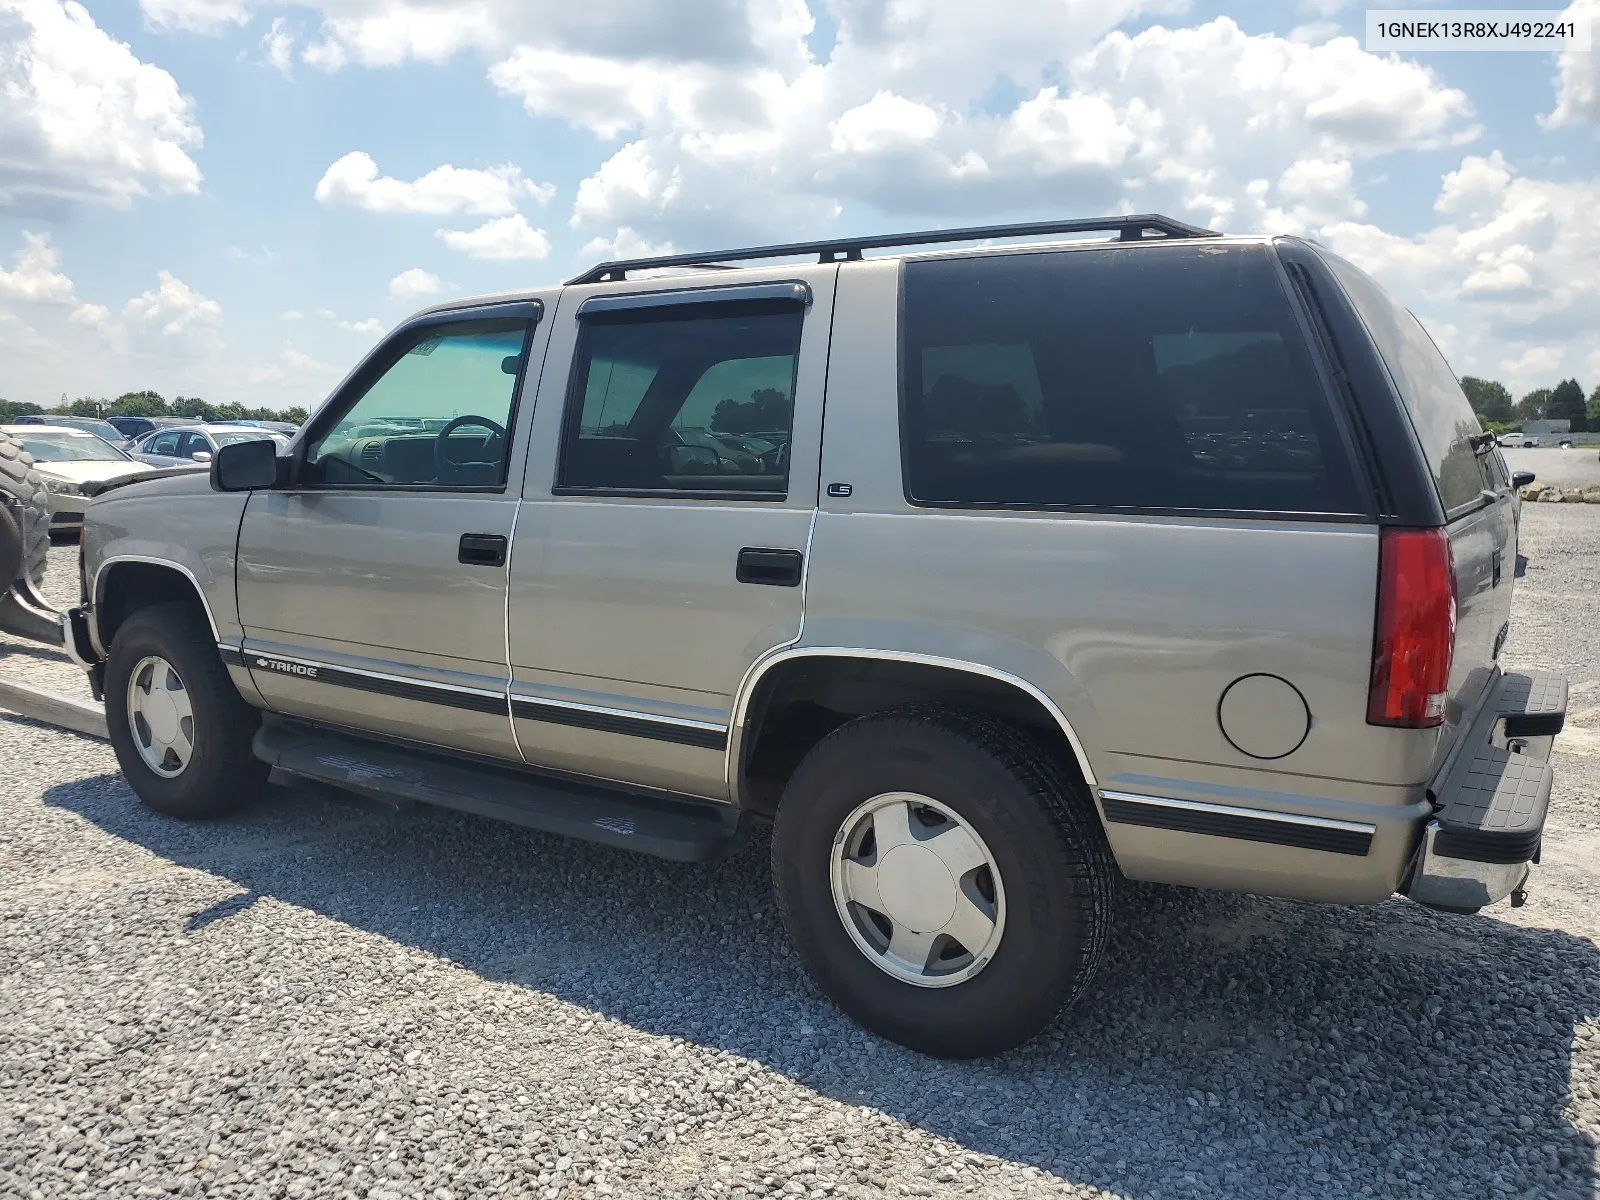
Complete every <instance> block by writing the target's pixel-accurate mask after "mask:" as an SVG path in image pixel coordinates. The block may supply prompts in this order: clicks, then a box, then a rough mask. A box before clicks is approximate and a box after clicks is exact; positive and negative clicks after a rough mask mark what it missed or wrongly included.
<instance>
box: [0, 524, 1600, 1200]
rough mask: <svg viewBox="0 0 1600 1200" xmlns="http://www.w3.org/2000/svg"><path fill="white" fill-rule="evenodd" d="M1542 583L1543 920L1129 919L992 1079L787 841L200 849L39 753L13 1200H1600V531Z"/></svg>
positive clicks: (243, 830)
mask: <svg viewBox="0 0 1600 1200" xmlns="http://www.w3.org/2000/svg"><path fill="white" fill-rule="evenodd" d="M1524 551H1525V552H1526V553H1527V554H1528V555H1529V557H1530V563H1529V567H1528V574H1527V577H1526V578H1525V579H1524V580H1522V581H1521V583H1520V585H1519V588H1518V593H1517V595H1518V603H1517V618H1516V621H1515V623H1514V626H1513V634H1512V639H1511V643H1510V646H1509V649H1508V651H1507V657H1508V659H1510V660H1511V661H1514V662H1516V663H1519V664H1526V665H1531V666H1541V667H1554V668H1560V669H1564V670H1565V671H1566V672H1567V673H1568V674H1569V676H1570V677H1571V679H1572V680H1573V684H1574V690H1573V712H1572V716H1571V718H1570V719H1569V724H1568V729H1569V732H1568V733H1565V734H1563V736H1562V738H1561V739H1560V740H1559V742H1558V746H1559V747H1560V749H1559V752H1558V757H1559V773H1558V777H1557V785H1556V787H1557V793H1556V797H1555V802H1554V812H1553V816H1552V819H1551V824H1550V831H1549V836H1548V837H1547V839H1546V843H1545V854H1544V860H1545V861H1544V865H1543V867H1542V868H1540V869H1539V870H1538V871H1537V872H1536V874H1535V877H1534V880H1533V882H1532V890H1531V893H1530V898H1529V901H1528V904H1527V906H1526V907H1524V908H1521V909H1517V910H1512V909H1510V908H1509V907H1508V906H1506V905H1504V904H1502V905H1499V906H1496V907H1495V908H1493V909H1492V910H1490V911H1489V912H1488V913H1487V914H1485V915H1481V916H1476V917H1453V916H1446V915H1442V914H1437V913H1430V912H1428V911H1426V910H1424V909H1421V908H1419V907H1417V906H1415V905H1412V904H1410V903H1408V902H1406V901H1401V900H1394V901H1390V902H1388V903H1386V904H1382V905H1378V906H1373V907H1366V908H1337V907H1331V906H1318V905H1310V904H1299V903H1294V902H1288V901H1274V900H1263V899H1257V898H1252V897H1244V896H1230V895H1223V894H1216V893H1203V892H1194V891H1185V890H1181V889H1171V888H1156V887H1129V888H1128V889H1127V891H1126V894H1125V896H1124V900H1123V903H1122V906H1121V910H1120V915H1119V919H1118V923H1117V927H1116V931H1115V933H1114V936H1113V943H1112V946H1113V948H1112V950H1111V952H1110V954H1109V956H1108V960H1107V963H1106V967H1105V969H1104V971H1103V973H1102V975H1101V977H1100V979H1099V981H1098V982H1097V985H1096V986H1095V987H1094V989H1093V990H1092V991H1091V993H1090V994H1089V995H1088V996H1087V997H1086V999H1085V1000H1084V1002H1083V1003H1081V1004H1080V1006H1079V1007H1078V1009H1077V1010H1076V1011H1075V1012H1074V1013H1073V1014H1072V1016H1071V1017H1070V1018H1069V1019H1068V1020H1066V1021H1064V1022H1062V1023H1060V1024H1059V1026H1058V1027H1057V1028H1056V1029H1054V1030H1052V1031H1051V1032H1050V1033H1049V1034H1048V1035H1047V1036H1045V1037H1043V1038H1041V1039H1039V1040H1038V1041H1036V1042H1034V1043H1033V1044H1031V1045H1029V1046H1028V1047H1025V1048H1024V1049H1022V1050H1020V1051H1018V1052H1016V1053H1014V1054H1011V1055H1009V1056H1006V1057H1005V1058H1002V1059H999V1060H994V1061H989V1062H982V1063H967V1064H951V1063H940V1062H933V1061H930V1060H926V1059H923V1058H919V1057H918V1056H916V1055H913V1054H911V1053H909V1052H906V1051H902V1050H900V1049H898V1048H897V1047H894V1046H891V1045H888V1044H886V1043H883V1042H880V1041H877V1040H876V1039H874V1038H872V1037H870V1036H868V1035H866V1034H864V1033H862V1032H861V1031H860V1030H858V1029H857V1028H856V1027H855V1026H853V1025H852V1024H850V1023H849V1022H848V1021H846V1020H845V1019H844V1018H842V1017H841V1016H839V1015H838V1014H837V1013H836V1012H835V1011H834V1010H833V1009H832V1008H831V1007H830V1006H829V1005H828V1004H826V1003H825V1002H824V1001H822V1000H821V999H820V998H819V997H818V996H817V995H816V994H815V993H814V992H813V991H812V990H811V989H810V988H809V986H808V985H807V984H806V983H805V981H804V979H803V977H802V975H801V973H800V971H799V969H798V967H797V965H796V963H795V961H794V959H793V957H792V956H791V954H790V953H789V951H788V949H787V947H786V945H785V943H784V939H783V935H782V932H781V929H780V927H779V924H778V921H777V918H776V915H775V913H774V911H773V906H772V901H771V899H770V879H769V873H768V870H767V868H766V865H765V863H766V860H765V852H766V847H765V845H764V844H763V839H760V838H757V839H755V844H753V845H751V846H750V847H749V848H748V849H747V850H746V851H744V852H742V853H740V854H738V855H736V856H734V857H732V858H730V859H728V860H727V861H724V862H722V863H718V864H715V865H710V866H700V867H685V866H676V865H670V864H666V863H658V862H655V861H652V860H648V859H643V858H638V857H634V856H631V855H629V854H627V853H624V852H621V851H612V850H607V849H604V848H600V847H595V846H588V845H583V844H580V843H573V842H566V841H561V840H558V839H554V838H548V837H543V836H540V835H537V834H534V833H531V832H527V831H523V830H518V829H514V828H508V827H505V826H499V825H494V824H491V823H488V822H485V821H479V820H475V819H472V818H469V817H465V816H460V815H456V814H450V813H445V812H435V811H430V810H426V809H409V810H403V811H399V812H394V811H389V810H385V809H382V808H379V807H374V806H367V805H363V804H361V803H358V802H356V801H353V800H350V799H345V798H342V797H340V796H337V795H334V794H314V793H309V792H288V791H284V792H279V793H277V794H276V795H275V796H274V798H273V799H272V801H271V802H269V803H264V804H262V805H260V806H258V807H256V808H254V809H252V810H251V811H248V812H246V813H243V814H240V815H238V816H237V817H235V818H233V819H230V820H227V821H223V822H219V823H216V824H210V825H183V824H180V823H178V822H174V821H169V820H166V819H163V818H161V817H158V816H155V815H154V814H151V813H149V812H147V811H144V810H142V809H141V808H139V807H138V806H137V805H136V804H135V803H134V801H133V798H132V796H131V794H130V793H129V791H128V790H127V788H126V787H125V786H124V785H123V783H122V782H121V780H120V778H119V777H118V776H117V774H116V766H115V762H114V761H113V759H112V756H111V753H110V751H109V750H108V749H107V748H106V747H105V746H104V745H103V744H102V743H98V742H95V741H92V740H90V739H87V738H80V737H77V736H74V735H71V734H66V733H61V732H57V731H54V730H50V729H45V728H42V727H39V726H36V725H33V724H30V723H29V722H26V721H23V720H21V719H15V718H8V717H5V716H3V715H0V763H4V764H6V766H5V770H6V772H7V775H8V778H7V780H6V782H5V783H4V784H3V785H0V1195H5V1196H11V1195H16V1196H30V1197H46V1196H48V1197H56V1196H90V1195H93V1196H137V1195H177V1196H205V1197H222V1196H249V1197H257V1196H262V1197H274V1198H276V1197H302V1196H360V1197H372V1198H374V1200H387V1198H390V1197H419V1198H434V1200H444V1198H446V1197H465V1196H472V1195H484V1196H491V1195H492V1196H496V1197H499V1196H550V1197H554V1196H563V1197H570V1196H587V1195H615V1196H629V1197H634V1196H637V1197H659V1196H699V1197H725V1196H740V1195H770V1194H775V1193H777V1194H783V1195H802V1194H807V1195H812V1196H817V1195H824V1194H831V1195H839V1196H877V1195H882V1194H890V1195H921V1196H958V1195H979V1196H997V1197H998V1196H1008V1197H1009V1196H1060V1195H1073V1196H1121V1197H1138V1198H1141V1200H1144V1198H1149V1200H1157V1198H1160V1197H1283V1196H1315V1197H1336V1196H1337V1197H1344V1196H1385V1197H1387V1196H1394V1197H1407V1198H1410V1197H1423V1196H1440V1197H1451V1198H1452V1200H1459V1198H1463V1197H1571V1196H1593V1195H1595V1193H1596V1180H1595V1174H1596V1173H1595V1146H1596V1136H1597V1135H1600V951H1597V949H1596V944H1595V939H1596V937H1597V936H1600V887H1597V884H1600V880H1597V876H1596V866H1595V864H1596V862H1597V861H1600V855H1597V853H1596V851H1597V850H1600V620H1597V615H1600V614H1597V604H1596V599H1595V598H1596V597H1597V596H1600V508H1595V507H1589V506H1584V507H1577V506H1574V507H1572V508H1568V507H1566V506H1541V505H1530V506H1528V509H1527V511H1526V512H1525V515H1524ZM58 557H65V556H58ZM59 565H61V566H62V567H64V568H65V567H69V566H70V560H69V561H68V562H67V563H62V564H59ZM9 649H10V647H9V646H7V647H5V648H4V649H0V654H3V653H4V650H9ZM18 661H19V656H17V655H16V654H15V653H14V652H13V653H12V654H11V655H10V657H5V658H4V659H3V660H0V670H3V671H6V672H11V671H13V670H14V669H15V668H16V665H17V663H18ZM29 661H34V662H39V661H44V660H42V659H38V658H35V659H31V660H29ZM78 686H81V684H80V685H78Z"/></svg>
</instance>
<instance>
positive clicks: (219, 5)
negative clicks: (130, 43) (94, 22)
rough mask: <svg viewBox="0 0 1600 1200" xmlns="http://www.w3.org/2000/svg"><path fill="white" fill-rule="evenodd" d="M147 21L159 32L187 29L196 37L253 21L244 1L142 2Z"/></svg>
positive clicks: (154, 0)
mask: <svg viewBox="0 0 1600 1200" xmlns="http://www.w3.org/2000/svg"><path fill="white" fill-rule="evenodd" d="M139 7H140V8H141V9H142V10H143V11H144V16H145V20H146V21H148V22H149V23H150V24H151V25H154V26H155V27H156V28H157V29H186V30H189V31H190V32H192V33H217V32H220V31H221V30H222V29H224V28H226V27H227V26H229V25H243V24H244V23H245V22H246V21H248V20H249V19H250V9H249V6H248V5H246V4H245V3H243V0H139Z"/></svg>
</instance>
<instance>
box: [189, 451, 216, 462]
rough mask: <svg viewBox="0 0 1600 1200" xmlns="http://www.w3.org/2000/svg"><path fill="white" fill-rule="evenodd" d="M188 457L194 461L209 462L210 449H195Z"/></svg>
mask: <svg viewBox="0 0 1600 1200" xmlns="http://www.w3.org/2000/svg"><path fill="white" fill-rule="evenodd" d="M189 457H190V458H192V459H194V460H195V462H210V461H211V451H209V450H196V451H195V452H194V453H193V454H191V455H189Z"/></svg>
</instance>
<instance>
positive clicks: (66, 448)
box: [0, 425, 153, 539]
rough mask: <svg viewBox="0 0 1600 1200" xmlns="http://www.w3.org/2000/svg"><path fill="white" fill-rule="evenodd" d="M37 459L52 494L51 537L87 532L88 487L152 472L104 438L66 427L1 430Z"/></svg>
mask: <svg viewBox="0 0 1600 1200" xmlns="http://www.w3.org/2000/svg"><path fill="white" fill-rule="evenodd" d="M0 429H3V430H4V431H5V432H6V433H9V434H10V435H11V436H12V437H14V438H15V439H16V440H17V441H18V442H20V443H22V448H23V449H24V450H26V451H27V452H28V453H29V454H31V455H32V456H33V462H34V466H35V467H36V468H37V469H38V472H39V474H40V475H41V476H42V477H43V478H44V486H45V490H46V491H48V492H49V493H50V536H51V538H52V539H54V538H55V537H56V535H57V534H69V533H70V534H72V535H73V536H77V535H78V534H79V533H80V532H81V531H82V529H83V510H84V509H85V508H87V507H88V506H89V497H88V496H87V495H85V494H84V490H83V489H84V485H85V484H90V483H103V482H105V481H106V480H108V479H121V478H122V477H124V476H127V475H142V474H143V473H144V472H146V471H150V470H153V468H152V467H151V466H150V465H149V464H147V463H142V462H135V461H134V460H133V459H131V458H129V457H128V456H127V455H126V454H124V453H123V452H122V451H121V450H119V449H117V447H115V446H113V445H112V444H111V443H110V442H108V441H106V440H105V439H104V438H100V437H96V436H95V435H94V434H92V433H88V432H86V431H85V430H82V429H73V428H70V427H69V426H66V425H0Z"/></svg>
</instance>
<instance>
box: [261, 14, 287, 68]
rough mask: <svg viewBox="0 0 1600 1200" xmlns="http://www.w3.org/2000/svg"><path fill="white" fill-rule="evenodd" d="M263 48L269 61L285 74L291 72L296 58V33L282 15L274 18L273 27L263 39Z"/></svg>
mask: <svg viewBox="0 0 1600 1200" xmlns="http://www.w3.org/2000/svg"><path fill="white" fill-rule="evenodd" d="M261 49H262V50H263V52H265V54H266V56H267V61H268V62H269V63H271V64H272V65H273V66H274V67H276V68H277V69H278V70H279V71H281V72H282V73H283V74H285V75H287V74H289V70H290V65H291V63H292V62H293V59H294V34H292V33H290V32H289V30H288V29H287V28H286V22H285V21H284V19H283V18H282V17H274V18H273V19H272V28H270V29H268V30H267V33H266V36H265V37H263V38H262V39H261Z"/></svg>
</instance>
